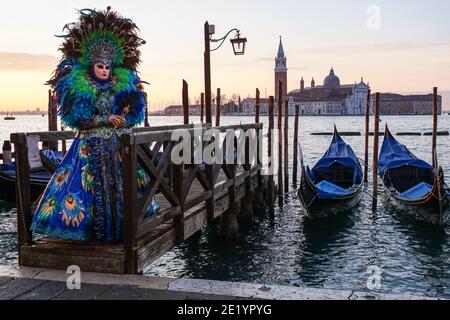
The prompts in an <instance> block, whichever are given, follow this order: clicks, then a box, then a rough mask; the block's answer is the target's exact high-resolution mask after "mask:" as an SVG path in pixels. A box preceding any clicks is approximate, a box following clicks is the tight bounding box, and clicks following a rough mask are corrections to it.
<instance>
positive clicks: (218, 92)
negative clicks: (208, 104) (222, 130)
mask: <svg viewBox="0 0 450 320" xmlns="http://www.w3.org/2000/svg"><path fill="white" fill-rule="evenodd" d="M220 95H221V93H220V88H218V89H217V97H216V103H217V105H216V127H220V107H221V106H220V104H221V101H220V100H221V99H220V98H221V97H220Z"/></svg>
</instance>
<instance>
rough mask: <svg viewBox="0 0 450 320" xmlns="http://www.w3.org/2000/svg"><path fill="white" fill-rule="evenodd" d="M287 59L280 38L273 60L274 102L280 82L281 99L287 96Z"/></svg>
mask: <svg viewBox="0 0 450 320" xmlns="http://www.w3.org/2000/svg"><path fill="white" fill-rule="evenodd" d="M287 72H288V69H287V59H286V55H285V54H284V48H283V42H282V40H281V36H280V45H279V46H278V54H277V56H276V58H275V100H278V91H279V83H280V81H281V82H282V83H283V98H285V97H286V96H287V92H288V90H287Z"/></svg>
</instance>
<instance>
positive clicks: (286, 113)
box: [284, 100, 289, 194]
mask: <svg viewBox="0 0 450 320" xmlns="http://www.w3.org/2000/svg"><path fill="white" fill-rule="evenodd" d="M288 192H289V101H287V100H286V101H285V102H284V193H285V194H287V193H288Z"/></svg>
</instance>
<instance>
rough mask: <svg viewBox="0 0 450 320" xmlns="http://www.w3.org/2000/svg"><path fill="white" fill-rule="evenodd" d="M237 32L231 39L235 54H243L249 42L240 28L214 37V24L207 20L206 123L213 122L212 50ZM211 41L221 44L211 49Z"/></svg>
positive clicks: (205, 59) (205, 57)
mask: <svg viewBox="0 0 450 320" xmlns="http://www.w3.org/2000/svg"><path fill="white" fill-rule="evenodd" d="M232 32H236V35H235V37H234V39H231V44H232V46H233V52H234V54H235V55H237V56H238V55H243V54H244V53H245V45H246V43H247V39H246V38H241V35H240V31H239V30H238V29H231V30H230V31H228V33H227V34H226V35H225V36H224V37H222V38H220V39H213V38H212V36H213V35H214V34H215V27H214V25H210V24H209V23H208V21H206V22H205V54H204V62H205V107H206V123H209V124H212V114H211V104H212V99H211V52H212V51H216V50H218V49H219V48H220V47H221V46H222V45H223V44H224V42H225V40H226V39H227V37H228V36H229V35H230V34H231V33H232ZM211 42H213V43H218V42H220V44H219V45H218V46H217V47H216V48H214V49H212V50H211Z"/></svg>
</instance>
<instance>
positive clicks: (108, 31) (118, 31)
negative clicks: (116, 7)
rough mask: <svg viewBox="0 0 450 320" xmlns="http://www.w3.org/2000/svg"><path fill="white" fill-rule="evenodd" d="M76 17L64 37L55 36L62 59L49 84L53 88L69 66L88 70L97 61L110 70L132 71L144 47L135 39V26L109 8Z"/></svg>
mask: <svg viewBox="0 0 450 320" xmlns="http://www.w3.org/2000/svg"><path fill="white" fill-rule="evenodd" d="M79 13H80V19H79V21H78V22H73V23H69V24H66V25H65V26H64V28H63V31H67V34H65V35H60V36H57V37H59V38H63V39H64V43H63V44H62V46H61V48H60V51H62V52H63V54H64V57H63V59H62V60H61V62H60V64H59V65H58V68H57V69H56V70H55V72H54V74H53V77H52V79H51V80H50V81H49V84H50V85H54V84H56V82H57V81H58V80H59V79H60V78H61V77H63V76H65V75H67V74H68V73H69V72H70V71H71V69H72V67H73V64H81V66H83V67H84V68H86V69H89V68H90V67H91V66H92V65H93V64H94V63H95V62H99V61H101V62H103V63H105V64H108V65H111V66H112V67H123V68H127V69H131V70H136V68H137V66H138V64H139V62H140V56H141V53H140V51H139V50H138V48H139V47H140V46H141V45H143V44H145V40H143V39H141V38H140V37H139V36H138V31H139V28H138V27H137V26H136V24H135V23H134V22H133V21H131V20H130V19H126V18H123V17H121V16H120V15H119V14H118V13H117V12H114V11H111V7H108V8H107V9H106V10H104V11H96V10H92V9H82V10H79Z"/></svg>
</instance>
